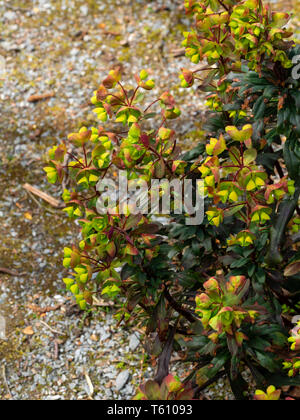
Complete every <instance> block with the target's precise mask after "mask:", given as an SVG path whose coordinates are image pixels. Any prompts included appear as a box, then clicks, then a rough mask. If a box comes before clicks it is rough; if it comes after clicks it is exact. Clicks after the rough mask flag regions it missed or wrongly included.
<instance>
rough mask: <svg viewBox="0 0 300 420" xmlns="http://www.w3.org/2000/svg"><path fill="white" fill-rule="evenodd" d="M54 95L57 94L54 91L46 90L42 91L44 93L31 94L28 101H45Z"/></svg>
mask: <svg viewBox="0 0 300 420" xmlns="http://www.w3.org/2000/svg"><path fill="white" fill-rule="evenodd" d="M54 96H55V93H54V92H46V93H42V94H37V95H31V96H29V98H28V99H27V101H28V102H31V103H35V102H38V101H43V100H45V99H50V98H53V97H54Z"/></svg>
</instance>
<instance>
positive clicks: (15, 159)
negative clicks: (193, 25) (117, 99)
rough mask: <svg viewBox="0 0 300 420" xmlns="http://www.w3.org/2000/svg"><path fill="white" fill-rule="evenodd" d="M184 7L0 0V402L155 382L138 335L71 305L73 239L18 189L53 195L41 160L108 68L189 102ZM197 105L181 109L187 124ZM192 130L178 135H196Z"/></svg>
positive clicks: (124, 394) (86, 394) (102, 310)
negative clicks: (67, 250) (67, 259)
mask: <svg viewBox="0 0 300 420" xmlns="http://www.w3.org/2000/svg"><path fill="white" fill-rule="evenodd" d="M181 3H182V2H181V0H180V1H178V2H177V1H173V0H172V1H159V0H157V1H152V2H149V1H134V2H132V1H129V0H127V1H126V0H125V1H124V0H122V1H117V0H116V1H113V0H105V1H104V0H98V1H97V0H95V1H94V0H88V1H86V0H76V1H75V0H51V1H50V0H39V1H38V0H35V1H29V0H26V1H25V0H24V1H22V0H16V1H13V0H12V1H3V0H0V29H1V35H0V101H1V115H0V140H1V141H0V156H1V157H0V197H1V200H0V238H1V239H0V329H1V332H0V360H1V366H0V399H6V398H8V399H10V398H14V399H85V398H91V397H93V398H96V399H97V398H100V399H103V398H106V399H108V398H113V399H118V398H120V399H128V398H132V396H133V395H134V394H135V391H136V385H137V384H138V383H139V382H140V376H141V374H142V373H143V376H145V375H146V376H147V373H148V376H149V377H150V376H152V374H153V368H152V367H150V366H149V364H148V363H147V361H146V360H145V363H142V364H141V356H142V347H141V346H140V345H139V339H140V332H136V335H133V332H134V331H133V330H130V331H126V329H124V328H123V327H122V328H121V327H117V326H116V321H115V320H114V318H113V311H112V310H111V308H109V307H99V308H96V310H95V311H94V312H93V314H91V316H89V317H87V316H86V314H84V313H80V312H78V311H76V310H75V308H74V307H73V306H72V303H73V302H72V300H71V299H70V297H69V296H68V295H67V294H66V292H65V290H64V285H63V283H62V278H63V277H64V275H65V273H64V271H63V267H62V248H63V246H66V245H69V244H71V243H73V242H75V241H77V238H78V232H77V231H76V228H74V224H73V223H69V221H68V220H67V218H66V217H65V216H64V215H63V214H62V213H61V212H60V211H58V210H54V209H53V208H51V206H48V205H47V204H45V203H44V202H42V201H40V200H39V199H36V198H34V197H32V196H31V195H30V194H29V193H27V192H26V191H25V189H24V188H23V184H24V183H29V184H31V185H33V186H35V187H37V188H39V189H40V190H42V191H44V192H47V193H48V194H50V195H52V196H53V197H57V198H58V197H59V195H60V189H59V188H58V187H53V186H49V185H48V184H47V183H46V181H45V176H44V173H43V171H42V168H43V164H44V159H45V154H46V151H47V149H48V148H49V147H50V146H52V145H54V144H56V143H57V142H58V141H59V139H60V138H63V137H65V136H66V134H67V133H68V132H70V131H74V128H76V127H77V126H78V124H80V123H82V122H83V121H87V122H92V121H93V118H94V117H93V114H92V113H91V112H90V111H91V110H90V106H89V98H90V97H91V96H92V92H93V91H94V90H95V88H96V87H97V86H98V84H99V81H100V80H101V79H102V78H103V77H104V76H105V75H106V73H107V72H108V70H109V69H110V68H111V66H112V65H116V64H121V65H122V66H123V69H124V74H125V78H126V79H127V80H128V81H130V80H131V79H132V77H133V74H134V73H135V72H137V71H138V70H140V69H141V68H149V69H151V71H152V73H153V77H154V78H156V79H157V80H158V89H157V91H158V90H163V89H165V88H166V87H168V88H169V87H170V85H172V84H173V85H174V90H175V93H176V94H178V95H179V98H180V101H181V102H182V103H184V102H185V101H186V100H187V99H188V100H189V102H191V99H190V98H187V97H186V94H185V92H183V91H182V90H181V89H178V87H177V86H178V72H179V70H180V67H182V66H183V65H184V63H185V59H184V58H183V59H176V60H175V59H174V57H173V54H172V51H173V50H176V49H178V46H180V41H181V39H182V36H181V32H182V30H184V27H185V25H186V23H187V21H186V18H185V16H184V14H182V10H179V9H178V5H180V4H181ZM45 93H50V95H49V96H52V97H50V98H49V99H47V100H43V101H37V102H29V101H28V99H29V98H30V97H32V96H33V95H40V94H45ZM31 99H32V98H31ZM197 102H198V104H199V102H200V101H199V97H198V95H197V94H195V96H194V98H193V100H192V103H190V105H189V109H188V110H186V113H189V114H191V115H193V116H194V119H197V118H198V110H197V107H198V105H197ZM192 127H193V121H190V122H189V124H188V125H187V124H186V125H185V126H183V125H182V123H180V124H179V126H178V127H177V128H178V129H179V132H180V133H187V132H189V131H192V133H191V136H195V131H194V130H195V129H194V128H192ZM15 274H18V276H16V275H15ZM41 308H42V309H43V310H44V313H43V312H41V311H42V309H41ZM47 309H48V310H49V309H52V310H50V311H49V312H47V311H46V312H45V310H47ZM4 338H5V339H4Z"/></svg>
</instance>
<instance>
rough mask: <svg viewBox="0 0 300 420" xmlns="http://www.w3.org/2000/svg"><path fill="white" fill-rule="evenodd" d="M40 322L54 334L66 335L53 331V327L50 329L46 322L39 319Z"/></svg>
mask: <svg viewBox="0 0 300 420" xmlns="http://www.w3.org/2000/svg"><path fill="white" fill-rule="evenodd" d="M39 322H40V323H41V324H43V325H44V326H45V327H47V328H48V329H49V330H50V331H51V332H53V334H58V335H64V333H63V332H61V331H57V330H55V329H53V328H52V327H50V325H48V324H47V323H46V322H45V321H42V320H41V319H39Z"/></svg>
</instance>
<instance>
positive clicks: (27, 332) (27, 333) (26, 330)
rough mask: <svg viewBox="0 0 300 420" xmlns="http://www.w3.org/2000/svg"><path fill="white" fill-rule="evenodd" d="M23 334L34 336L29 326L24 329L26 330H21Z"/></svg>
mask: <svg viewBox="0 0 300 420" xmlns="http://www.w3.org/2000/svg"><path fill="white" fill-rule="evenodd" d="M23 334H25V335H33V334H34V331H33V329H32V327H31V326H29V327H26V328H25V329H24V330H23Z"/></svg>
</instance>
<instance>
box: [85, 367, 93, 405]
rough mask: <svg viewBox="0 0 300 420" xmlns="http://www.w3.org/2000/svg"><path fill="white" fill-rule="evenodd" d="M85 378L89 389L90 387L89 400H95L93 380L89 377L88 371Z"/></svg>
mask: <svg viewBox="0 0 300 420" xmlns="http://www.w3.org/2000/svg"><path fill="white" fill-rule="evenodd" d="M84 376H85V380H86V382H87V384H88V387H89V393H88V396H89V399H90V400H93V395H94V386H93V384H92V381H91V378H90V377H89V375H88V373H87V372H86V371H84Z"/></svg>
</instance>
